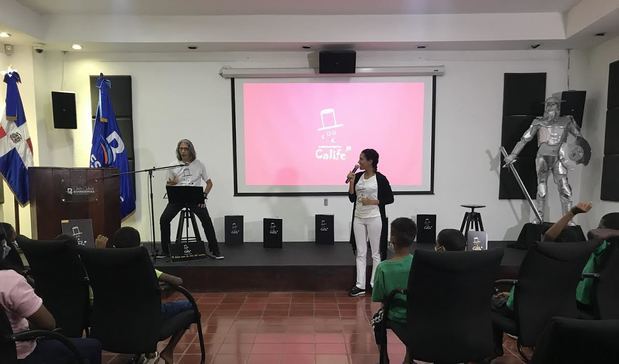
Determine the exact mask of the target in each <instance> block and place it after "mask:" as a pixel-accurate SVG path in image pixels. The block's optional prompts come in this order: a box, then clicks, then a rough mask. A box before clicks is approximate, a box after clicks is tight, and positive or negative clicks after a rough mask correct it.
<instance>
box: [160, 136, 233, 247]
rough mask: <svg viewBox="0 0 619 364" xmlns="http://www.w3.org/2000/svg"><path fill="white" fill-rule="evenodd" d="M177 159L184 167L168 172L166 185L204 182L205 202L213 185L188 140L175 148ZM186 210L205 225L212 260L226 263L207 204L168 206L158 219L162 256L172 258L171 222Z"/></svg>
mask: <svg viewBox="0 0 619 364" xmlns="http://www.w3.org/2000/svg"><path fill="white" fill-rule="evenodd" d="M176 159H177V160H178V161H179V162H180V163H182V164H184V165H183V166H178V167H176V168H172V169H169V170H168V181H167V185H168V186H201V185H202V181H204V182H205V183H206V186H205V187H204V198H205V199H206V198H207V196H208V193H209V192H210V191H211V189H212V188H213V182H212V181H211V179H210V178H209V176H208V173H206V167H204V164H203V163H202V162H200V161H199V160H198V159H196V150H195V148H194V147H193V143H192V142H191V141H189V140H188V139H181V140H180V141H179V142H178V144H177V146H176ZM184 207H188V208H189V209H191V211H192V212H193V213H195V214H196V216H198V218H199V219H200V222H202V227H203V228H204V233H205V234H206V240H207V241H208V247H209V250H210V251H211V254H212V256H213V257H214V258H215V259H223V258H224V257H223V256H222V255H221V253H220V252H219V246H218V245H217V237H216V236H215V229H214V228H213V222H212V221H211V217H210V216H209V213H208V210H207V209H206V205H205V204H200V205H197V206H185V205H183V204H174V203H168V205H167V206H166V208H165V210H164V211H163V213H162V214H161V218H160V219H159V224H160V226H161V248H162V250H163V253H164V254H165V255H170V250H169V244H170V222H171V221H172V219H173V218H174V216H176V215H177V214H178V212H179V211H181V210H182V209H183V208H184Z"/></svg>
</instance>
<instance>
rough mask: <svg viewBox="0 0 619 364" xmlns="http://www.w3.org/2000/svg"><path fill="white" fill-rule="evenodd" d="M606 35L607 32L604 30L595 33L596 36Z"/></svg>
mask: <svg viewBox="0 0 619 364" xmlns="http://www.w3.org/2000/svg"><path fill="white" fill-rule="evenodd" d="M605 35H606V33H604V32H599V33H595V36H596V37H603V36H605Z"/></svg>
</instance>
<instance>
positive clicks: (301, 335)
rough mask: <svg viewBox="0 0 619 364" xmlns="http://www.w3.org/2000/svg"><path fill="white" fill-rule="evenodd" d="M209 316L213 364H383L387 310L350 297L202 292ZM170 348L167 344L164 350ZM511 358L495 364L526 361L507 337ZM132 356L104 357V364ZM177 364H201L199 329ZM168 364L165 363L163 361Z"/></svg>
mask: <svg viewBox="0 0 619 364" xmlns="http://www.w3.org/2000/svg"><path fill="white" fill-rule="evenodd" d="M194 297H195V299H196V301H197V303H198V306H199V308H200V311H201V312H202V330H203V332H204V335H205V338H204V340H205V346H206V352H207V358H206V362H207V363H215V364H229V363H234V364H245V363H249V364H277V363H286V364H287V363H292V364H323V363H324V364H339V363H345V364H349V363H350V364H366V363H367V364H376V363H378V352H377V349H376V345H375V343H374V335H373V332H372V328H371V327H370V325H369V324H368V321H369V318H370V317H371V316H372V313H373V312H375V311H376V310H377V309H378V307H379V304H376V303H372V302H371V300H370V298H369V297H361V298H351V297H348V296H347V293H346V292H343V291H336V292H228V293H194ZM389 335H390V336H389V345H388V348H389V357H390V359H391V362H392V363H401V362H402V360H403V358H404V353H405V347H404V345H402V343H401V342H400V341H399V340H398V338H397V337H396V336H395V335H393V333H392V332H389ZM163 347H165V342H163V343H160V346H159V349H160V350H161V349H163ZM504 347H505V355H504V356H503V357H501V358H497V359H496V360H494V362H493V363H494V364H508V363H509V364H512V363H513V364H516V363H522V360H520V358H519V357H518V354H517V351H516V349H515V342H514V340H512V339H511V338H508V337H506V339H505V341H504ZM126 362H127V358H126V357H123V356H121V355H115V354H112V353H105V354H104V363H126ZM174 362H175V363H182V364H190V363H199V362H200V346H199V344H198V336H197V332H196V329H195V325H192V328H191V329H190V330H188V331H187V332H186V334H185V335H184V336H183V338H182V339H181V341H180V343H179V344H178V346H177V348H176V351H175V354H174ZM160 363H163V361H160Z"/></svg>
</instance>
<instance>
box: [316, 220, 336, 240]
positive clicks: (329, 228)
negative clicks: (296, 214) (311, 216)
mask: <svg viewBox="0 0 619 364" xmlns="http://www.w3.org/2000/svg"><path fill="white" fill-rule="evenodd" d="M333 225H334V222H333V215H316V222H315V227H316V244H327V245H333V244H334V243H335V232H334V229H333Z"/></svg>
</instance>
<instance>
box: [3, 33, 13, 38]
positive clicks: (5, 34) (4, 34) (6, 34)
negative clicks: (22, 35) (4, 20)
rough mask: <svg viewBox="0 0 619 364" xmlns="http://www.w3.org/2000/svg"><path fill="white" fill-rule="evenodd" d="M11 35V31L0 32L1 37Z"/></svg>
mask: <svg viewBox="0 0 619 364" xmlns="http://www.w3.org/2000/svg"><path fill="white" fill-rule="evenodd" d="M10 37H11V33H7V32H0V38H10Z"/></svg>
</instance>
